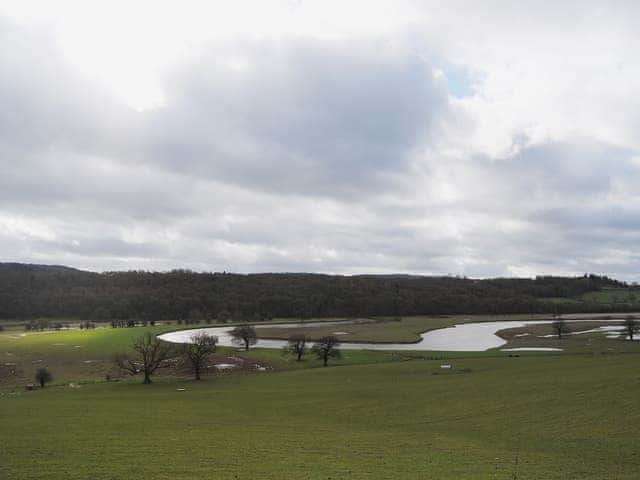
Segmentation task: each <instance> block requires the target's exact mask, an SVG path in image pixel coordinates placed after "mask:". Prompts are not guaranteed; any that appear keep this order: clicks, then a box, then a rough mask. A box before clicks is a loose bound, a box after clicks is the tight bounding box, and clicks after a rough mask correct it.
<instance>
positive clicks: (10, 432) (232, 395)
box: [0, 317, 640, 480]
mask: <svg viewBox="0 0 640 480" xmlns="http://www.w3.org/2000/svg"><path fill="white" fill-rule="evenodd" d="M488 319H489V318H487V320H488ZM493 319H494V320H495V319H496V318H495V317H494V318H493ZM440 320H447V321H453V320H455V321H456V322H459V321H460V319H459V318H458V319H439V320H437V321H440ZM463 320H464V319H463ZM433 321H434V319H426V318H423V319H417V318H415V319H406V321H405V320H403V321H402V322H387V323H388V324H389V325H394V326H392V327H391V328H393V329H396V330H394V331H392V332H391V334H393V335H396V334H399V333H403V332H404V333H406V332H410V331H411V329H412V328H417V327H420V328H422V327H424V324H425V322H433ZM596 323H597V322H584V323H572V324H570V326H571V328H574V329H587V328H591V327H593V326H594V325H595V324H596ZM380 325H384V324H373V325H371V326H372V327H373V329H374V334H379V333H380V332H381V331H375V329H378V328H380ZM327 327H329V328H331V329H333V330H332V331H338V330H340V331H344V330H345V328H343V326H339V328H338V327H336V326H327ZM171 328H175V326H173V327H171V326H163V327H154V328H151V327H147V328H146V329H145V328H135V329H96V330H93V331H62V332H53V333H32V334H26V335H25V336H23V337H20V336H18V338H16V336H17V333H16V332H3V333H1V334H0V355H1V356H2V361H3V362H5V360H6V359H7V358H12V359H14V360H13V361H14V362H15V361H16V360H17V361H18V362H23V365H24V366H25V368H29V369H33V370H34V371H35V368H36V367H37V366H40V364H45V363H46V364H47V366H49V368H50V369H51V370H52V372H53V373H54V376H55V377H56V378H57V380H56V381H54V384H53V385H52V386H48V387H46V388H45V389H36V390H35V391H31V392H28V391H25V390H24V389H23V388H22V387H21V386H20V385H22V383H20V382H17V383H15V382H14V383H13V384H12V383H11V382H8V383H7V382H5V384H4V387H3V388H1V389H0V439H2V441H1V442H0V478H2V479H3V480H4V479H7V480H28V479H40V478H47V479H70V480H75V479H86V478H91V479H96V480H100V479H129V478H136V479H177V480H179V479H192V478H216V479H222V480H226V479H236V478H255V479H280V478H285V477H291V476H293V477H296V478H300V479H314V480H315V479H343V478H349V479H388V478H402V479H434V480H436V479H437V480H447V479H473V480H475V479H478V480H484V479H487V480H489V479H504V480H512V479H518V480H527V479H530V480H533V479H535V480H538V479H545V480H553V479H562V480H567V479H585V480H588V479H594V480H595V479H598V480H600V479H618V480H623V479H629V480H630V479H636V478H638V475H637V472H638V471H639V470H640V455H638V453H637V425H638V423H639V422H640V404H639V403H638V401H637V398H639V396H640V373H638V366H639V365H640V342H635V343H632V342H628V341H623V340H612V339H605V338H604V336H602V335H595V336H592V335H591V334H583V335H579V336H576V337H569V338H567V339H566V340H560V341H558V340H555V339H538V338H536V339H526V337H514V335H516V334H517V333H522V331H528V332H529V333H531V334H532V335H538V334H540V335H544V334H547V333H550V331H549V327H548V326H544V325H543V326H529V327H525V330H522V331H521V330H519V329H509V330H506V331H504V332H503V333H502V334H503V335H505V337H506V338H509V339H510V342H514V344H515V346H521V345H522V344H523V343H526V342H527V341H528V342H532V343H535V345H536V346H553V345H555V344H556V343H558V344H560V345H561V347H562V348H566V351H565V352H562V353H560V354H546V353H529V354H527V353H519V354H518V355H509V354H507V353H501V352H496V351H491V352H480V353H460V352H455V353H441V352H440V353H438V352H402V353H401V354H397V353H393V352H371V351H346V352H344V355H343V358H342V359H341V360H340V361H335V362H333V361H332V363H331V364H330V365H331V366H330V367H329V368H322V367H320V365H321V362H320V361H319V360H315V359H311V358H310V357H309V358H307V359H306V360H305V361H303V362H301V363H298V362H295V361H293V359H291V358H288V357H283V356H282V354H281V352H279V351H276V350H262V349H255V350H251V351H249V352H248V353H246V354H245V353H239V352H237V351H236V350H235V349H221V350H222V352H221V353H222V354H227V355H230V354H233V355H243V356H245V358H247V359H248V360H255V361H257V362H258V361H259V362H262V363H266V364H269V365H272V366H273V367H274V369H273V370H271V371H269V372H265V373H252V374H236V375H209V376H207V377H205V380H203V381H201V382H195V381H192V380H190V379H189V378H188V377H187V376H185V374H184V373H182V374H180V373H179V372H178V373H176V372H173V373H172V374H171V375H164V374H162V375H159V376H156V377H154V380H155V383H154V384H153V385H148V386H145V385H142V384H141V383H140V381H141V379H139V378H135V377H134V378H132V379H125V380H123V381H118V382H105V381H103V378H104V371H103V370H101V369H102V368H107V363H110V358H111V356H112V355H113V353H116V352H119V351H123V350H127V349H128V348H129V346H130V343H131V339H132V338H133V337H135V336H138V335H140V334H142V333H143V332H144V331H146V330H150V331H154V332H156V333H159V332H161V331H166V330H169V329H171ZM527 329H528V330H527ZM363 334H364V332H363ZM369 338H371V337H369ZM541 342H544V344H543V345H542V344H541ZM59 344H63V345H59ZM76 345H80V348H75V346H76ZM611 348H613V350H610V349H611ZM7 353H11V355H7ZM87 358H90V359H94V358H95V359H103V361H104V362H105V364H104V365H102V364H100V363H91V364H85V363H84V360H86V359H87ZM37 360H42V362H37ZM445 362H446V363H451V364H452V365H453V367H454V368H453V370H451V371H448V370H442V369H441V368H440V365H441V364H442V363H445ZM29 375H31V372H30V373H29ZM78 380H85V381H88V382H89V383H86V384H82V385H80V386H78V385H76V386H75V387H73V388H72V387H70V386H69V382H71V381H73V382H74V383H77V382H78ZM15 385H18V386H19V387H17V388H16V387H15ZM178 388H184V389H185V391H177V389H178Z"/></svg>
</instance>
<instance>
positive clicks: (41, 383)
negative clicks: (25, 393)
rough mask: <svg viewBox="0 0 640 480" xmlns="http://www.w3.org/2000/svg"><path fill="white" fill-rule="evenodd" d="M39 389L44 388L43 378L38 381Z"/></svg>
mask: <svg viewBox="0 0 640 480" xmlns="http://www.w3.org/2000/svg"><path fill="white" fill-rule="evenodd" d="M40 388H44V379H43V378H41V379H40Z"/></svg>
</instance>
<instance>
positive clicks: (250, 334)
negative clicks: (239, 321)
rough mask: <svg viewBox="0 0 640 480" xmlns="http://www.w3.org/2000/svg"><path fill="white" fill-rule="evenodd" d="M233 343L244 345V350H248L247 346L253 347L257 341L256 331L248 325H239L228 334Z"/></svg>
mask: <svg viewBox="0 0 640 480" xmlns="http://www.w3.org/2000/svg"><path fill="white" fill-rule="evenodd" d="M229 335H231V339H232V340H233V342H234V343H237V344H239V345H242V344H244V349H245V350H249V345H255V344H256V343H257V341H258V335H257V334H256V329H255V328H254V327H253V326H252V325H249V324H246V325H239V326H237V327H236V328H234V329H232V330H231V331H230V332H229Z"/></svg>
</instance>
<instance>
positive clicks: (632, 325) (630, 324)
mask: <svg viewBox="0 0 640 480" xmlns="http://www.w3.org/2000/svg"><path fill="white" fill-rule="evenodd" d="M624 330H625V332H626V333H627V335H626V336H628V337H629V340H633V335H634V334H636V333H637V332H638V330H640V322H638V320H636V319H635V318H633V317H627V318H625V319H624Z"/></svg>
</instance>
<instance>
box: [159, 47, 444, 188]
mask: <svg viewBox="0 0 640 480" xmlns="http://www.w3.org/2000/svg"><path fill="white" fill-rule="evenodd" d="M385 50H387V51H385ZM169 91H171V92H173V93H172V95H170V96H169V98H168V100H167V103H166V106H165V108H163V109H162V110H161V111H159V112H157V113H154V114H151V115H149V117H150V118H149V124H150V129H149V132H148V139H149V152H148V155H147V158H148V159H150V160H151V161H152V162H157V163H159V164H161V165H163V166H164V167H165V168H168V169H170V170H172V171H175V170H179V171H189V172H190V173H193V174H198V175H202V176H205V177H208V178H214V179H218V180H224V181H229V182H233V183H236V184H239V185H244V186H248V187H250V188H256V189H264V190H267V191H286V192H289V193H296V194H298V193H306V194H311V195H329V196H335V195H346V196H349V195H354V194H362V193H363V192H366V191H370V190H372V189H376V188H384V186H385V183H386V182H389V175H390V174H397V173H398V172H403V171H404V170H406V167H407V163H408V161H409V159H410V157H411V155H412V153H413V152H414V151H415V149H417V148H418V147H420V146H421V145H422V143H423V142H425V141H428V138H429V136H430V135H433V132H434V130H435V129H437V124H438V123H439V122H441V121H442V118H443V117H446V115H447V110H448V96H447V91H446V85H445V84H444V82H443V81H441V80H440V79H439V78H437V77H436V76H434V70H433V68H432V67H431V65H430V64H429V63H428V62H427V61H426V60H424V59H423V58H421V57H419V56H418V55H414V54H410V53H404V52H396V51H395V50H394V49H393V48H392V47H386V45H384V44H380V42H375V41H370V42H342V41H332V42H318V41H315V42H314V41H308V40H303V41H299V42H295V43H294V44H293V45H290V44H282V43H280V42H272V43H269V42H266V43H265V42H263V43H262V44H260V45H257V44H248V45H247V44H240V45H229V46H226V48H221V47H217V48H212V49H210V50H207V51H206V52H204V53H203V54H202V55H200V56H198V57H197V60H196V61H193V62H191V63H190V64H189V65H187V66H185V67H184V68H183V69H182V71H180V72H179V73H178V74H176V76H175V77H174V80H173V82H172V84H171V88H170V89H169Z"/></svg>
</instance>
